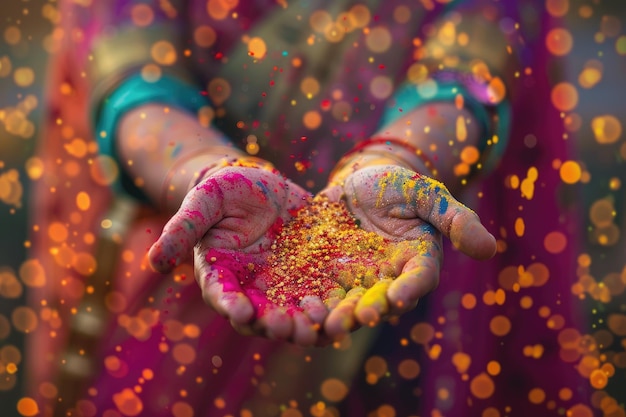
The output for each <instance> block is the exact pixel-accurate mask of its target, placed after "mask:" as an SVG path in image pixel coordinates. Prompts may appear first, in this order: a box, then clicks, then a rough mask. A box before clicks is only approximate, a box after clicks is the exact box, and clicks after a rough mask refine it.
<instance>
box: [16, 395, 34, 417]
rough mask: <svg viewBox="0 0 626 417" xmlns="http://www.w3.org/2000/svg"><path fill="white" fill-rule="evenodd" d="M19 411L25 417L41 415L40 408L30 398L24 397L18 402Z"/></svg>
mask: <svg viewBox="0 0 626 417" xmlns="http://www.w3.org/2000/svg"><path fill="white" fill-rule="evenodd" d="M17 411H18V412H19V413H20V415H22V416H24V417H30V416H36V415H37V414H39V406H38V405H37V403H36V402H35V400H33V399H32V398H30V397H23V398H20V400H19V401H18V402H17Z"/></svg>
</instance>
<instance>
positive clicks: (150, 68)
mask: <svg viewBox="0 0 626 417" xmlns="http://www.w3.org/2000/svg"><path fill="white" fill-rule="evenodd" d="M161 74H162V71H161V67H160V66H158V65H156V64H146V65H144V66H143V68H141V78H142V79H143V80H144V81H145V82H148V83H155V82H157V81H159V79H161Z"/></svg>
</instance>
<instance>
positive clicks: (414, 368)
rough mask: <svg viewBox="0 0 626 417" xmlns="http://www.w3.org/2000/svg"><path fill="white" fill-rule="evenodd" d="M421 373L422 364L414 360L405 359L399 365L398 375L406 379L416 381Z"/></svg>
mask: <svg viewBox="0 0 626 417" xmlns="http://www.w3.org/2000/svg"><path fill="white" fill-rule="evenodd" d="M420 372H421V367H420V364H419V362H417V361H416V360H414V359H404V360H403V361H402V362H400V363H399V364H398V374H399V375H400V377H402V378H404V379H415V378H417V377H418V376H419V374H420Z"/></svg>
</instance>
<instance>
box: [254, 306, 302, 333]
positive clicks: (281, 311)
mask: <svg viewBox="0 0 626 417" xmlns="http://www.w3.org/2000/svg"><path fill="white" fill-rule="evenodd" d="M253 327H254V328H255V329H258V330H260V331H263V332H264V334H265V336H266V337H268V338H269V339H275V340H287V339H289V338H290V337H292V335H293V331H294V323H293V318H292V317H291V315H290V314H289V313H288V312H287V310H286V309H285V308H283V307H273V306H268V307H267V308H266V309H265V310H263V312H262V313H261V314H260V317H259V319H258V320H257V321H256V322H255V323H254V325H253Z"/></svg>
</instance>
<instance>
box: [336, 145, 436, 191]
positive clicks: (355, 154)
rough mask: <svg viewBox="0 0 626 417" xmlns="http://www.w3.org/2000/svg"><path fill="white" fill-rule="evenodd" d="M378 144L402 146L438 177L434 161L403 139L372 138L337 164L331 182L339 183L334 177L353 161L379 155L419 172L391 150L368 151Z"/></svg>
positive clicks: (357, 146) (350, 151)
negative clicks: (370, 147)
mask: <svg viewBox="0 0 626 417" xmlns="http://www.w3.org/2000/svg"><path fill="white" fill-rule="evenodd" d="M377 144H382V145H391V144H394V145H399V146H402V147H403V148H404V149H406V150H408V151H409V152H410V153H411V154H412V155H415V156H417V157H419V158H420V160H421V161H422V163H423V164H424V167H425V168H426V169H428V170H429V171H430V173H429V174H431V175H432V176H433V177H437V170H436V169H435V168H434V165H433V163H432V161H431V160H430V159H429V158H428V157H427V156H426V155H425V154H424V152H423V151H422V150H421V149H419V148H418V147H416V146H414V145H412V144H410V143H408V142H406V141H403V140H401V139H397V138H390V137H374V138H370V139H367V140H364V141H362V142H359V143H358V144H357V145H356V146H354V147H353V148H352V149H351V150H349V151H348V152H347V153H346V154H345V155H344V156H343V157H342V158H341V159H340V160H339V161H338V162H337V164H336V165H335V168H334V169H333V170H332V171H331V173H330V175H329V179H330V181H331V182H337V180H336V179H335V178H334V177H335V176H336V175H337V174H338V173H339V171H341V170H342V169H343V168H344V167H345V166H346V165H347V164H348V163H349V162H350V161H351V160H352V159H354V158H358V157H359V156H361V155H379V156H382V157H384V158H388V159H391V160H394V161H396V162H399V163H400V164H401V165H404V167H405V168H409V169H411V170H413V171H415V172H418V169H417V167H415V166H414V164H412V163H410V162H409V161H407V160H406V159H404V158H402V157H401V156H400V155H399V154H397V153H394V152H392V150H391V149H389V150H384V149H367V147H369V146H370V145H377Z"/></svg>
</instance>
